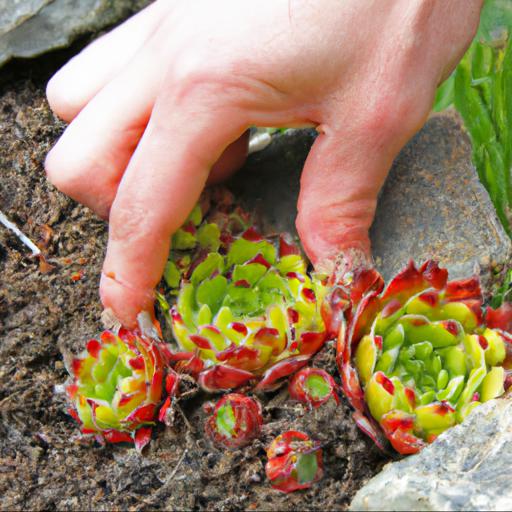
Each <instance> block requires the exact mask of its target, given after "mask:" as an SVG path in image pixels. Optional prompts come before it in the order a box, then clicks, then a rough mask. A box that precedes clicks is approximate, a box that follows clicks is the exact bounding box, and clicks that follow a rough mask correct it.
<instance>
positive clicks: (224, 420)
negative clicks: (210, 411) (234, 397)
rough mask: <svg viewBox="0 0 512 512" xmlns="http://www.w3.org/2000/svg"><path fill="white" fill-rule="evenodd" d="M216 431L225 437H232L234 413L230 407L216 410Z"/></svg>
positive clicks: (227, 405)
mask: <svg viewBox="0 0 512 512" xmlns="http://www.w3.org/2000/svg"><path fill="white" fill-rule="evenodd" d="M216 420H217V421H216V423H217V430H218V431H219V433H220V434H221V435H223V436H225V437H228V438H231V437H233V433H234V430H235V426H236V418H235V413H234V411H233V407H231V405H229V404H226V405H223V406H221V407H219V409H218V410H217V418H216Z"/></svg>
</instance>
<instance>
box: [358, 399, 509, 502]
mask: <svg viewBox="0 0 512 512" xmlns="http://www.w3.org/2000/svg"><path fill="white" fill-rule="evenodd" d="M511 457H512V400H511V399H510V398H506V399H501V400H492V401H490V402H486V403H485V404H483V405H482V406H480V407H478V408H477V409H475V410H474V411H473V412H472V413H471V414H470V415H469V417H468V418H467V419H466V421H465V422H464V423H462V424H461V425H458V426H456V427H454V428H452V429H450V430H448V431H446V432H445V433H443V434H442V435H441V436H439V438H438V439H437V440H436V441H435V442H434V443H433V444H432V445H430V446H428V447H427V448H425V449H424V450H423V451H422V452H420V453H419V454H418V455H413V456H411V457H408V458H406V459H404V460H402V461H400V462H394V463H390V464H387V465H386V466H385V467H384V469H383V470H382V472H381V473H379V474H378V475H377V476H376V477H374V478H372V479H371V480H370V481H369V482H368V483H367V484H366V485H365V486H364V487H363V488H362V489H360V490H359V492H358V493H357V494H356V496H355V497H354V499H353V501H352V504H351V506H350V510H354V511H355V510H358V511H359V510H440V511H443V510H512V486H511V485H510V460H511Z"/></svg>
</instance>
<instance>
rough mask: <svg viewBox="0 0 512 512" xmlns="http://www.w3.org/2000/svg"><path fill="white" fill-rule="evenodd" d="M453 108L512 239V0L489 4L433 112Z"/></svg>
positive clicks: (439, 96) (442, 86)
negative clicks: (457, 113) (456, 112)
mask: <svg viewBox="0 0 512 512" xmlns="http://www.w3.org/2000/svg"><path fill="white" fill-rule="evenodd" d="M451 105H454V106H455V108H456V109H457V110H458V111H459V113H460V114H461V116H462V118H463V120H464V124H465V126H466V129H467V131H468V133H469V136H470V138H471V142H472V146H473V161H474V164H475V167H476V168H477V170H478V175H479V177H480V180H481V182H482V183H483V185H484V186H485V188H486V189H487V191H488V192H489V195H490V197H491V200H492V202H493V203H494V206H495V207H496V211H497V214H498V217H499V218H500V220H501V222H502V223H503V226H504V227H505V230H506V231H507V233H508V234H509V236H512V229H511V224H510V219H511V215H510V212H512V180H511V170H512V1H511V0H487V2H486V3H485V6H484V10H483V12H482V17H481V22H480V27H479V30H478V34H477V36H476V38H475V40H474V42H473V43H472V45H471V47H470V48H469V50H468V52H467V53H466V55H465V56H464V58H463V59H462V61H461V62H460V64H459V65H458V66H457V69H456V70H455V71H454V73H453V74H452V75H451V76H450V78H449V79H448V80H446V82H444V83H443V84H442V85H441V87H439V90H438V92H437V96H436V101H435V104H434V111H441V110H444V109H445V108H447V107H449V106H451Z"/></svg>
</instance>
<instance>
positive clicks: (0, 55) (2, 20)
mask: <svg viewBox="0 0 512 512" xmlns="http://www.w3.org/2000/svg"><path fill="white" fill-rule="evenodd" d="M2 2H3V3H5V4H9V7H7V8H4V9H2V8H1V7H0V67H1V66H3V65H4V64H5V63H6V62H8V61H9V60H11V59H12V58H16V57H22V58H27V57H36V56H38V55H41V54H42V53H45V52H47V51H49V50H55V49H57V48H64V47H66V46H68V45H69V44H71V43H72V42H73V41H74V40H75V39H76V38H77V37H79V36H82V35H84V34H88V33H96V32H99V31H100V30H102V29H104V28H105V27H107V26H109V25H112V24H114V23H117V22H118V21H121V20H123V19H125V18H127V17H128V16H129V15H130V14H132V13H134V12H136V11H138V10H139V9H141V8H142V7H144V6H145V5H148V4H149V3H150V0H1V2H0V3H2Z"/></svg>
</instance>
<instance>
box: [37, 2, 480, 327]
mask: <svg viewBox="0 0 512 512" xmlns="http://www.w3.org/2000/svg"><path fill="white" fill-rule="evenodd" d="M481 5H482V0H451V1H436V0H343V1H340V0H317V1H316V2H311V1H308V0H260V1H258V2H241V1H240V0H215V1H211V0H191V1H188V2H184V1H181V2H180V1H178V0H157V1H156V2H155V3H154V4H152V5H151V6H150V7H148V8H147V9H145V10H144V11H142V12H141V13H139V14H137V15H136V16H134V17H133V18H131V19H130V20H128V21H127V22H126V23H124V24H123V25H121V26H120V27H118V28H117V29H115V30H113V31H112V32H111V33H109V34H107V35H105V36H103V37H102V38H100V39H98V40H97V41H95V42H94V43H92V44H91V45H90V46H89V47H87V48H86V49H85V50H84V51H83V52H82V53H80V54H79V55H78V56H76V57H75V58H74V59H72V60H71V61H70V62H69V63H68V64H67V65H66V66H65V67H64V68H63V69H61V70H60V71H59V72H58V73H57V74H56V75H55V76H54V77H53V78H52V80H51V81H50V83H49V84H48V90H47V94H48V100H49V102H50V105H51V107H52V109H53V110H54V111H55V113H56V114H57V115H59V116H60V117H62V118H63V119H64V120H66V121H69V122H71V124H70V125H69V127H68V128H67V129H66V131H65V132H64V134H63V135H62V137H61V139H60V140H59V141H58V143H57V144H56V146H55V147H54V148H53V149H52V151H51V152H50V153H49V155H48V157H47V161H46V170H47V174H48V177H49V179H50V181H51V182H52V183H54V184H55V185H56V186H57V187H58V188H59V189H61V190H62V191H63V192H65V193H67V194H68V195H70V196H71V197H73V198H75V199H77V200H78V201H80V202H82V203H84V204H86V205H88V206H90V207H91V208H92V209H93V210H95V211H96V212H97V213H98V214H100V215H102V216H104V217H108V218H109V222H110V227H109V242H108V249H107V255H106V258H105V263H104V268H103V275H102V279H101V285H100V291H101V297H102V300H103V303H104V305H105V307H110V308H112V309H113V310H114V312H115V314H116V315H117V316H118V318H119V319H120V320H121V321H122V322H123V323H124V324H125V325H126V326H132V325H133V324H134V322H135V317H136V315H137V313H138V312H139V311H140V310H141V309H150V308H151V307H152V303H153V290H154V287H155V286H156V284H157V283H158V281H159V280H160V277H161V275H162V271H163V268H164V265H165V262H166V259H167V256H168V252H169V244H170V239H171V235H172V233H173V232H174V231H176V230H177V229H178V228H179V227H180V225H181V224H182V223H183V221H184V220H185V219H186V217H187V216H188V214H189V212H190V211H191V209H192V207H193V205H194V204H195V202H196V201H197V199H198V197H199V195H200V193H201V191H202V189H203V187H204V186H205V184H206V183H207V181H208V180H216V179H219V178H221V177H222V176H223V175H226V174H227V173H229V172H231V171H232V170H233V169H235V168H236V167H238V166H239V165H240V164H241V163H242V161H243V159H244V158H245V152H246V146H247V138H246V135H244V134H246V130H247V128H248V127H249V126H251V125H256V126H276V127H279V126H286V127H293V126H316V127H317V129H318V131H319V132H320V135H319V136H318V138H317V140H316V141H315V143H314V145H313V148H312V150H311V152H310V154H309V156H308V159H307V161H306V164H305V168H304V171H303V174H302V179H301V192H300V197H299V203H298V212H299V213H298V217H297V229H298V232H299V235H300V237H301V240H302V243H303V246H304V249H305V251H306V253H307V254H308V256H309V258H310V259H311V260H312V262H313V264H314V265H315V267H316V268H318V269H322V270H327V271H330V270H332V269H333V266H334V262H335V260H336V258H337V257H338V255H339V254H340V253H342V252H344V251H347V250H349V249H355V251H356V252H363V253H365V254H369V253H370V243H369V239H368V228H369V227H370V224H371V222H372V219H373V215H374V212H375V207H376V200H377V194H378V191H379V190H380V188H381V186H382V184H383V182H384V180H385V177H386V175H387V172H388V170H389V168H390V166H391V163H392V161H393V158H394V157H395V156H396V154H397V153H398V151H399V150H400V148H401V147H402V146H403V145H404V144H405V143H406V141H407V140H408V139H409V138H410V137H411V136H412V135H413V134H414V133H415V132H416V131H417V130H418V129H419V128H420V127H421V126H422V124H423V123H424V121H425V119H426V117H427V116H428V114H429V112H430V109H431V106H432V103H433V98H434V94H435V90H436V87H437V85H438V84H439V83H440V82H441V81H442V80H443V79H444V78H446V77H447V76H448V75H449V73H450V72H451V71H452V69H453V68H454V66H455V65H456V64H457V62H458V60H459V59H460V58H461V57H462V55H463V54H464V52H465V49H466V48H467V46H468V45H469V43H470V42H471V39H472V37H473V35H474V33H475V31H476V28H477V24H478V18H479V12H480V8H481ZM215 162H217V164H215ZM214 164H215V165H214ZM212 166H213V167H214V168H213V169H212Z"/></svg>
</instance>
